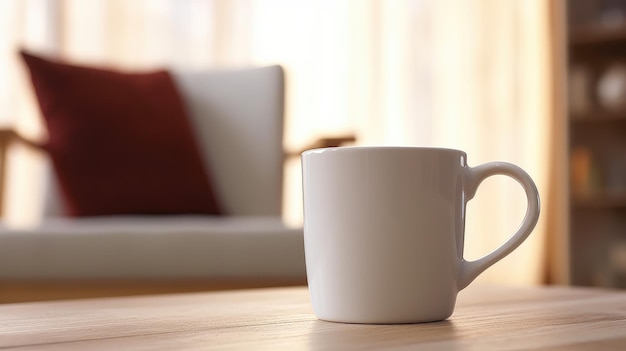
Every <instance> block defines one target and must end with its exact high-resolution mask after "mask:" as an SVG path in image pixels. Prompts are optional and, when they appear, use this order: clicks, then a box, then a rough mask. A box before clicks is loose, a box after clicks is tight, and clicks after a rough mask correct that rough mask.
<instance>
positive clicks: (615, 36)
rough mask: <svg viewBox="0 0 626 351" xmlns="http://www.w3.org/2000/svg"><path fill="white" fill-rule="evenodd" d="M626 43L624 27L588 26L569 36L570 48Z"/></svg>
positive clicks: (625, 26) (576, 30)
mask: <svg viewBox="0 0 626 351" xmlns="http://www.w3.org/2000/svg"><path fill="white" fill-rule="evenodd" d="M618 43H626V25H623V26H619V27H602V26H588V27H583V28H577V29H575V30H573V31H572V32H571V33H570V35H569V44H570V46H571V47H584V46H597V45H612V44H618Z"/></svg>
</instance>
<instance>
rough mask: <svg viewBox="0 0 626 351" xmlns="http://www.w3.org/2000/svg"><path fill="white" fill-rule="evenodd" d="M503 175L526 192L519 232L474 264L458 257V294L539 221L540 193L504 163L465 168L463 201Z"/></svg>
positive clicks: (521, 173) (515, 168)
mask: <svg viewBox="0 0 626 351" xmlns="http://www.w3.org/2000/svg"><path fill="white" fill-rule="evenodd" d="M497 174H500V175H506V176H509V177H511V178H513V179H515V180H516V181H517V182H518V183H520V184H521V185H522V187H523V188H524V191H525V192H526V197H527V199H528V205H527V207H526V215H525V216H524V220H523V221H522V224H521V225H520V227H519V229H518V230H517V232H515V234H513V236H511V237H510V238H509V239H508V240H507V241H506V242H505V243H504V244H502V246H500V247H499V248H497V249H496V250H494V251H493V252H491V253H490V254H488V255H487V256H485V257H483V258H480V259H478V260H476V261H466V260H465V259H464V258H462V257H461V267H460V274H459V277H458V290H459V291H460V290H463V289H464V288H465V287H467V286H468V285H469V284H470V283H471V282H472V281H473V280H474V279H476V277H478V275H479V274H481V273H482V272H483V271H484V270H485V269H487V268H489V267H490V266H491V265H493V264H494V263H496V262H498V261H499V260H501V259H502V258H504V257H505V256H506V255H508V254H510V253H511V252H512V251H513V250H515V249H516V248H517V247H518V246H519V245H520V244H521V243H522V242H523V241H524V240H525V239H526V238H527V237H528V235H530V233H531V232H532V230H533V228H535V225H536V224H537V221H538V220H539V207H540V204H539V192H538V191H537V186H536V185H535V183H534V182H533V180H532V179H531V178H530V176H529V175H528V174H527V173H526V172H525V171H524V170H522V169H521V168H519V167H518V166H516V165H514V164H510V163H506V162H489V163H485V164H483V165H480V166H477V167H473V168H472V167H468V168H467V173H466V174H465V185H466V188H465V189H466V190H465V201H466V202H467V201H469V200H471V199H472V198H473V197H474V195H475V194H476V189H478V186H479V185H480V183H482V181H483V180H485V179H486V178H488V177H490V176H492V175H497Z"/></svg>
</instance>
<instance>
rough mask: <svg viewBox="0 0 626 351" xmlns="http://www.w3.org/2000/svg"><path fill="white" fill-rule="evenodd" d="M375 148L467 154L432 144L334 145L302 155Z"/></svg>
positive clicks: (307, 151) (305, 152) (371, 149)
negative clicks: (432, 145)
mask: <svg viewBox="0 0 626 351" xmlns="http://www.w3.org/2000/svg"><path fill="white" fill-rule="evenodd" d="M373 150H381V151H382V150H414V151H431V152H445V153H454V154H457V155H458V154H460V155H466V153H465V151H463V150H459V149H453V148H446V147H431V146H334V147H325V148H316V149H310V150H306V151H304V152H302V156H306V155H312V154H324V153H334V152H355V151H357V152H358V151H373Z"/></svg>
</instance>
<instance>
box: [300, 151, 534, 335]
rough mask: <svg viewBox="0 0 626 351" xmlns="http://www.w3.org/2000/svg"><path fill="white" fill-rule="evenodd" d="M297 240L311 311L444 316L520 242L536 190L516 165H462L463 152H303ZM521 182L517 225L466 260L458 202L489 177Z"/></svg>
mask: <svg viewBox="0 0 626 351" xmlns="http://www.w3.org/2000/svg"><path fill="white" fill-rule="evenodd" d="M302 169H303V188H304V189H303V190H304V244H305V253H306V269H307V278H308V284H309V289H310V294H311V302H312V304H313V309H314V311H315V314H316V315H317V316H318V317H319V318H320V319H323V320H328V321H335V322H348V323H416V322H429V321H438V320H443V319H446V318H448V317H449V316H450V315H451V314H452V311H453V309H454V305H455V302H456V295H457V293H458V292H459V291H460V290H462V289H463V288H465V287H466V286H467V285H468V284H469V283H471V282H472V281H473V280H474V279H475V278H476V277H477V276H478V275H479V274H480V273H482V272H483V271H484V270H485V269H487V268H488V267H489V266H491V265H492V264H494V263H495V262H497V261H498V260H500V259H502V258H503V257H504V256H506V255H508V254H509V253H511V252H512V251H513V250H514V249H515V248H517V247H518V246H519V245H520V244H521V243H522V242H523V241H524V239H526V237H527V236H528V235H529V234H530V232H531V231H532V229H533V228H534V226H535V224H536V223H537V220H538V218H539V194H538V192H537V188H536V186H535V184H534V183H533V181H532V179H531V178H530V177H529V176H528V174H526V172H524V171H523V170H522V169H521V168H519V167H517V166H515V165H512V164H509V163H503V162H491V163H487V164H484V165H481V166H478V167H468V166H467V156H466V154H465V153H464V152H463V151H458V150H451V149H439V148H418V147H345V148H329V149H316V150H309V151H306V152H304V153H303V155H302ZM495 174H503V175H507V176H509V177H511V178H513V179H515V180H517V181H518V182H519V183H520V184H521V185H522V186H523V188H524V190H525V191H526V195H527V198H528V207H527V211H526V216H525V218H524V220H523V222H522V224H521V226H520V227H519V229H518V230H517V232H516V233H515V234H514V235H513V236H512V237H511V238H510V239H509V240H508V241H507V242H506V243H504V244H503V245H502V246H501V247H499V248H498V249H497V250H495V251H493V252H492V253H490V254H489V255H487V256H485V257H484V258H481V259H479V260H476V261H471V262H468V261H466V260H464V259H463V241H464V226H465V207H466V204H467V202H468V201H469V200H470V199H472V197H474V194H475V192H476V188H477V187H478V185H479V184H480V183H481V182H482V181H483V180H484V179H485V178H487V177H489V176H491V175H495Z"/></svg>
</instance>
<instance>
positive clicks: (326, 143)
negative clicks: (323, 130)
mask: <svg viewBox="0 0 626 351" xmlns="http://www.w3.org/2000/svg"><path fill="white" fill-rule="evenodd" d="M355 141H356V136H354V135H353V134H349V135H342V136H334V137H324V138H320V139H317V140H316V141H315V142H313V143H312V144H309V145H308V146H306V147H304V148H302V149H300V150H298V151H292V152H289V153H287V156H288V157H292V156H300V154H302V153H303V152H305V151H307V150H311V149H322V148H327V147H338V146H341V145H344V144H347V143H353V142H355Z"/></svg>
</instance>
